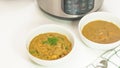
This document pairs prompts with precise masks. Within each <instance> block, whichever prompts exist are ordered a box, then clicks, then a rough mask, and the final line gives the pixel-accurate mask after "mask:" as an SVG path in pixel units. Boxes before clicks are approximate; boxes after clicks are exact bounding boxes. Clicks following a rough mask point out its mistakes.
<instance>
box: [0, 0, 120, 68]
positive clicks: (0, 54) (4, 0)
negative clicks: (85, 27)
mask: <svg viewBox="0 0 120 68" xmlns="http://www.w3.org/2000/svg"><path fill="white" fill-rule="evenodd" d="M119 6H120V0H105V1H104V4H103V6H102V7H101V9H100V10H99V11H106V12H111V13H114V14H115V15H116V16H118V17H120V8H119ZM78 21H79V20H78ZM78 21H69V20H61V19H58V18H54V17H51V16H49V15H47V14H45V13H43V12H42V11H41V10H40V9H39V8H38V7H37V5H36V3H35V1H34V0H0V41H1V42H0V68H68V67H69V68H82V67H83V66H86V65H87V64H89V63H91V62H92V61H93V60H95V59H96V58H97V57H99V56H100V55H101V54H102V53H103V51H98V50H92V49H90V48H88V47H86V46H84V45H83V44H82V43H81V42H80V40H79V35H78V31H77V26H78ZM51 23H52V24H58V25H62V26H68V27H69V29H71V31H73V32H74V33H75V35H76V41H77V42H78V43H76V52H75V57H77V58H72V59H71V62H69V63H66V64H65V65H63V66H58V67H41V66H39V65H37V64H35V63H33V62H31V60H30V59H29V58H28V56H27V54H26V46H25V43H26V39H27V34H28V33H29V32H30V31H31V30H32V29H34V28H36V27H39V25H43V24H51ZM78 58H79V59H78ZM83 58H84V60H83ZM70 64H72V65H70Z"/></svg>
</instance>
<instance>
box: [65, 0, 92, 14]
mask: <svg viewBox="0 0 120 68" xmlns="http://www.w3.org/2000/svg"><path fill="white" fill-rule="evenodd" d="M93 8H94V0H64V1H63V11H64V12H65V13H66V14H70V15H80V14H86V13H88V12H89V11H91V10H92V9H93Z"/></svg>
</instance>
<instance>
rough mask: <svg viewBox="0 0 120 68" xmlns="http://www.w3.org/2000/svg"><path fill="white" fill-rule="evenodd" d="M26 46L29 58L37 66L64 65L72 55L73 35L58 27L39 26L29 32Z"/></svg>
mask: <svg viewBox="0 0 120 68" xmlns="http://www.w3.org/2000/svg"><path fill="white" fill-rule="evenodd" d="M26 45H27V53H28V55H29V57H30V58H31V59H32V60H33V61H34V62H36V63H37V64H40V65H43V66H55V65H59V64H64V63H67V62H69V60H70V59H71V56H72V55H73V50H74V34H73V33H72V32H71V31H70V30H69V29H67V28H65V27H63V26H60V25H55V24H48V25H41V26H39V27H38V28H36V29H34V30H33V31H31V32H30V34H29V36H28V40H27V44H26Z"/></svg>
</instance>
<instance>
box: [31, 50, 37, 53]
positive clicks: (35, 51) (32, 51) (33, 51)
mask: <svg viewBox="0 0 120 68" xmlns="http://www.w3.org/2000/svg"><path fill="white" fill-rule="evenodd" d="M30 53H31V54H35V53H38V51H37V50H30Z"/></svg>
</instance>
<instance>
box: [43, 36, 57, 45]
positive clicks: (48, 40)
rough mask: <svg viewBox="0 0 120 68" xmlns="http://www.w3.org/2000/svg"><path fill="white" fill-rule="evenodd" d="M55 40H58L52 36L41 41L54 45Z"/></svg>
mask: <svg viewBox="0 0 120 68" xmlns="http://www.w3.org/2000/svg"><path fill="white" fill-rule="evenodd" d="M57 41H58V38H56V37H52V38H48V39H47V41H43V44H50V45H56V44H57Z"/></svg>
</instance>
